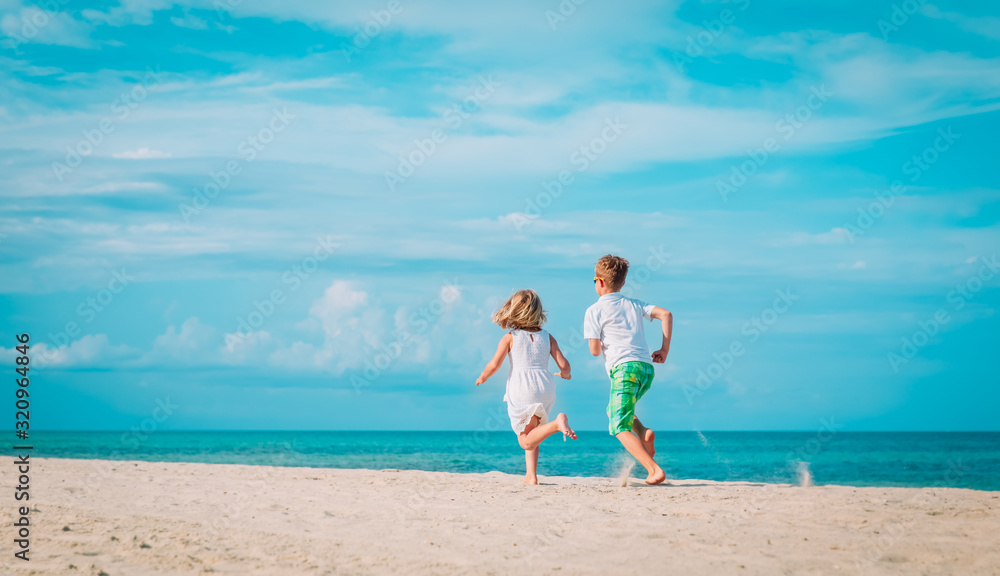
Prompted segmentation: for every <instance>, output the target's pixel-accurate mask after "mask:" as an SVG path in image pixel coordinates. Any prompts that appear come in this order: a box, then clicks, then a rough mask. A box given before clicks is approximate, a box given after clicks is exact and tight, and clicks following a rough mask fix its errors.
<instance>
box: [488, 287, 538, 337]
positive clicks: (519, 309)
mask: <svg viewBox="0 0 1000 576" xmlns="http://www.w3.org/2000/svg"><path fill="white" fill-rule="evenodd" d="M545 318H546V316H545V310H543V309H542V299H541V298H539V297H538V293H537V292H535V291H534V290H518V291H517V292H515V293H514V295H513V296H511V297H510V298H508V299H507V301H506V302H504V305H503V306H501V307H500V309H499V310H497V311H496V312H494V313H493V322H495V323H496V324H497V325H498V326H500V327H501V328H503V329H504V330H541V329H542V324H545Z"/></svg>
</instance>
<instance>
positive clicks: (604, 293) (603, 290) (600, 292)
mask: <svg viewBox="0 0 1000 576" xmlns="http://www.w3.org/2000/svg"><path fill="white" fill-rule="evenodd" d="M615 292H621V289H620V288H619V289H618V290H612V289H611V288H608V287H607V286H605V287H604V288H600V287H598V289H597V294H598V295H600V296H607V295H608V294H614V293H615Z"/></svg>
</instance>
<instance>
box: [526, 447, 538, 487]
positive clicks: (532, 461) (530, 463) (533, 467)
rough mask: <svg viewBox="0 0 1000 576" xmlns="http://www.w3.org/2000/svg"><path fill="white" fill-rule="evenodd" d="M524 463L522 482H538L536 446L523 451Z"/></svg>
mask: <svg viewBox="0 0 1000 576" xmlns="http://www.w3.org/2000/svg"><path fill="white" fill-rule="evenodd" d="M524 464H525V469H526V470H527V471H526V472H525V474H524V483H525V484H532V485H536V484H538V446H535V447H534V448H532V449H530V450H525V451H524Z"/></svg>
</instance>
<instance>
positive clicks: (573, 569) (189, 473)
mask: <svg viewBox="0 0 1000 576" xmlns="http://www.w3.org/2000/svg"><path fill="white" fill-rule="evenodd" d="M14 469H15V467H14V466H2V467H0V478H2V483H3V486H5V487H6V489H7V493H8V496H9V501H8V502H7V503H6V504H4V505H3V506H2V510H3V519H4V521H3V525H4V528H3V529H2V530H0V532H2V533H0V537H2V540H0V541H2V542H3V545H2V547H0V549H2V550H3V551H4V552H3V554H4V558H3V560H2V561H0V573H2V574H4V575H27V574H39V575H41V574H44V575H46V576H48V575H63V574H67V575H87V576H90V575H93V576H98V575H100V574H106V575H108V576H142V575H147V574H157V575H166V574H203V573H214V574H234V575H236V574H239V575H244V574H254V575H258V574H259V575H279V576H281V575H301V574H305V575H314V574H315V575H322V574H330V575H334V574H336V575H364V574H392V575H394V576H402V575H410V574H469V575H487V574H497V575H500V574H512V575H519V576H520V575H527V574H565V575H577V574H600V575H616V574H641V575H643V576H648V575H660V574H680V575H691V574H711V575H715V574H762V575H763V574H767V575H771V574H906V575H910V574H930V575H934V574H942V575H945V574H948V575H951V574H990V575H995V574H1000V493H998V492H983V491H975V490H963V489H953V488H923V489H916V488H854V487H849V486H812V487H808V488H803V487H799V486H791V485H764V484H754V483H747V482H707V481H699V480H683V481H672V483H671V484H669V485H660V486H646V485H644V484H642V483H641V481H640V480H639V479H636V478H633V479H631V480H630V481H629V482H628V486H627V487H624V488H623V487H621V480H620V479H618V478H567V477H540V478H539V480H540V482H541V483H542V485H540V486H524V485H522V484H521V482H522V479H523V478H522V477H521V476H511V475H506V474H501V473H495V472H494V473H489V474H449V473H440V472H416V471H396V470H382V471H373V470H334V469H320V468H279V467H269V466H237V465H222V464H190V463H158V462H132V461H128V462H126V461H106V460H63V459H38V460H34V459H32V467H31V492H30V494H31V500H30V506H31V512H30V515H29V518H30V522H31V534H30V553H29V555H30V558H31V560H30V561H29V562H25V561H22V560H18V559H16V558H14V556H13V554H14V551H16V549H15V548H14V547H13V539H14V538H16V536H15V532H14V530H15V529H14V527H13V526H12V522H11V519H12V513H13V512H15V511H16V506H15V501H14V497H13V487H14V486H15V485H16V483H17V482H16V480H17V479H16V478H15V477H14V473H13V470H14Z"/></svg>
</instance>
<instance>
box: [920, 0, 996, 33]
mask: <svg viewBox="0 0 1000 576" xmlns="http://www.w3.org/2000/svg"><path fill="white" fill-rule="evenodd" d="M921 12H922V13H923V14H924V16H927V17H929V18H935V19H938V20H947V21H948V22H951V23H952V24H954V25H956V26H958V27H959V28H960V29H962V30H964V31H966V32H972V33H973V34H978V35H980V36H985V37H987V38H993V39H994V40H1000V18H997V17H995V16H976V17H971V16H966V15H965V14H959V13H958V12H943V11H942V10H941V9H940V8H938V7H937V6H935V5H933V4H925V5H924V6H923V8H921Z"/></svg>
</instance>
